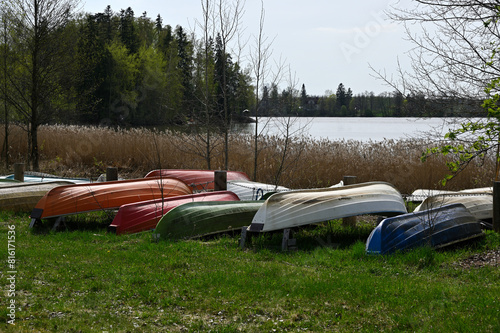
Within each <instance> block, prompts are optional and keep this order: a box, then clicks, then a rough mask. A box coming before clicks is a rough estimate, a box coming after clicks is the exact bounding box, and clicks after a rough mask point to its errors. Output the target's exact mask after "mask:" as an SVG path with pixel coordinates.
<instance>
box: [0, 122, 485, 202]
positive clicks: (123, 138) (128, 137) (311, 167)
mask: <svg viewBox="0 0 500 333" xmlns="http://www.w3.org/2000/svg"><path fill="white" fill-rule="evenodd" d="M3 140H4V137H3V136H2V137H1V138H0V144H2V145H3ZM212 140H213V142H214V144H213V151H212V159H211V168H212V169H222V168H223V166H224V156H223V144H222V139H221V138H220V137H218V138H217V137H212ZM253 142H254V141H253V138H252V137H251V136H246V135H232V136H231V138H230V146H229V148H230V152H229V169H230V170H238V171H243V172H246V173H247V174H248V175H249V176H250V177H252V175H253V172H254V168H253V165H254V148H253ZM39 145H40V160H41V164H40V165H41V170H40V171H43V172H49V173H55V174H58V175H62V176H85V177H92V178H95V177H97V176H98V175H99V174H100V173H102V172H104V171H105V168H106V167H107V166H115V167H117V168H118V169H119V172H120V174H121V175H122V176H125V177H142V176H144V175H145V174H146V173H147V172H148V171H149V170H152V169H155V168H159V167H162V168H172V169H174V168H186V169H206V168H207V161H206V159H205V158H204V152H205V145H204V143H203V141H202V140H201V139H200V137H196V136H193V135H188V134H182V133H172V132H158V131H154V130H148V129H128V130H125V129H110V128H102V127H83V126H63V125H50V126H49V125H44V126H41V127H40V130H39ZM9 146H10V156H11V162H16V161H25V160H26V158H25V157H26V156H27V144H26V132H25V131H23V130H22V129H21V128H19V127H12V128H11V132H10V136H9ZM427 146H428V143H427V142H425V141H423V140H408V139H405V140H386V141H383V142H359V141H328V140H321V141H315V140H311V139H300V138H291V140H288V142H287V141H285V140H284V138H280V137H277V136H265V137H264V136H263V137H259V146H258V147H259V158H258V168H257V179H256V180H257V181H261V182H266V183H273V182H274V181H275V180H276V179H277V178H276V174H277V172H278V170H279V168H280V165H281V166H283V171H282V174H281V177H280V178H279V179H278V182H279V184H280V185H283V186H287V187H290V188H313V187H326V186H330V185H333V184H335V183H338V182H339V181H340V180H342V178H343V176H346V175H352V176H357V180H358V182H366V181H387V182H389V183H392V184H394V185H395V186H396V187H397V188H398V189H399V190H400V191H401V192H402V193H411V192H412V191H413V190H415V189H417V188H439V182H440V180H441V179H443V177H444V176H445V175H446V174H447V173H448V169H447V167H446V161H447V159H446V158H445V157H444V156H433V157H432V158H429V159H428V161H427V162H425V163H422V162H421V161H420V156H421V154H422V151H424V150H425V148H426V147H427ZM285 151H286V154H285V155H286V159H284V160H283V154H284V152H285ZM493 170H494V162H493V159H490V160H488V161H487V162H486V163H485V164H484V165H480V164H478V163H475V164H473V165H470V166H469V167H468V168H467V169H466V170H465V171H464V172H462V173H461V174H460V175H458V176H457V177H456V178H455V179H453V180H452V181H450V182H448V184H447V186H446V188H447V189H450V190H456V189H464V188H473V187H481V186H491V181H492V179H493Z"/></svg>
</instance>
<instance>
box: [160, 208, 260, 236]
mask: <svg viewBox="0 0 500 333" xmlns="http://www.w3.org/2000/svg"><path fill="white" fill-rule="evenodd" d="M263 203H264V201H203V202H189V203H185V204H183V205H180V206H177V207H175V208H174V209H172V210H170V211H169V212H168V213H167V214H165V215H164V216H163V217H162V218H161V219H160V221H158V224H157V225H156V229H155V231H154V232H155V234H156V235H157V236H156V237H157V238H161V239H188V238H194V237H199V236H205V235H210V234H215V233H220V232H226V231H231V230H237V229H241V227H244V226H248V225H250V223H252V218H253V216H254V215H255V213H256V212H257V211H258V210H259V208H260V207H261V206H262V204H263Z"/></svg>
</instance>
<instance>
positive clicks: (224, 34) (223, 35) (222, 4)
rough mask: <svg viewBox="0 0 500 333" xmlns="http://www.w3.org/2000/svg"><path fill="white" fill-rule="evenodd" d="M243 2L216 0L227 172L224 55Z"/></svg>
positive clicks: (226, 99)
mask: <svg viewBox="0 0 500 333" xmlns="http://www.w3.org/2000/svg"><path fill="white" fill-rule="evenodd" d="M244 4H245V1H244V0H234V1H228V0H218V2H217V9H216V13H217V20H218V26H217V31H218V32H219V35H220V39H221V42H222V55H223V57H222V59H223V60H222V61H223V64H222V67H223V68H224V70H223V71H222V94H223V100H224V106H223V109H224V110H223V112H224V168H225V169H226V170H227V169H228V166H229V125H230V119H229V116H230V113H229V109H228V107H229V106H228V96H227V75H226V70H225V68H226V63H225V60H226V54H227V52H228V49H229V47H230V45H229V44H230V43H231V41H232V40H233V38H235V37H236V36H238V31H239V29H240V25H241V21H242V16H243V13H244V11H243V7H244Z"/></svg>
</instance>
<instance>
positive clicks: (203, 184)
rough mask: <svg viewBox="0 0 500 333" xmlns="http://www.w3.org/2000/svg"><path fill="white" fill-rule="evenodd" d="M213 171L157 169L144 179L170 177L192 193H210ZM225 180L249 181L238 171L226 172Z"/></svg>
mask: <svg viewBox="0 0 500 333" xmlns="http://www.w3.org/2000/svg"><path fill="white" fill-rule="evenodd" d="M214 173H215V171H214V170H191V169H158V170H153V171H150V172H149V173H148V174H147V175H146V176H145V177H146V178H148V177H171V178H177V179H179V180H182V181H183V182H184V183H186V184H187V185H189V186H190V187H191V188H192V189H193V191H210V190H213V189H214ZM226 175H227V180H250V178H248V176H247V174H246V173H244V172H240V171H227V174H226Z"/></svg>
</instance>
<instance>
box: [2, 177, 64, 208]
mask: <svg viewBox="0 0 500 333" xmlns="http://www.w3.org/2000/svg"><path fill="white" fill-rule="evenodd" d="M69 184H71V183H70V182H68V181H54V182H44V183H23V182H5V183H2V186H0V210H9V211H26V212H29V211H31V210H32V209H33V208H34V207H35V206H36V204H37V203H38V201H40V199H42V198H43V196H44V195H45V194H46V193H47V192H49V191H50V190H52V189H53V188H55V187H58V186H64V185H69Z"/></svg>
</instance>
